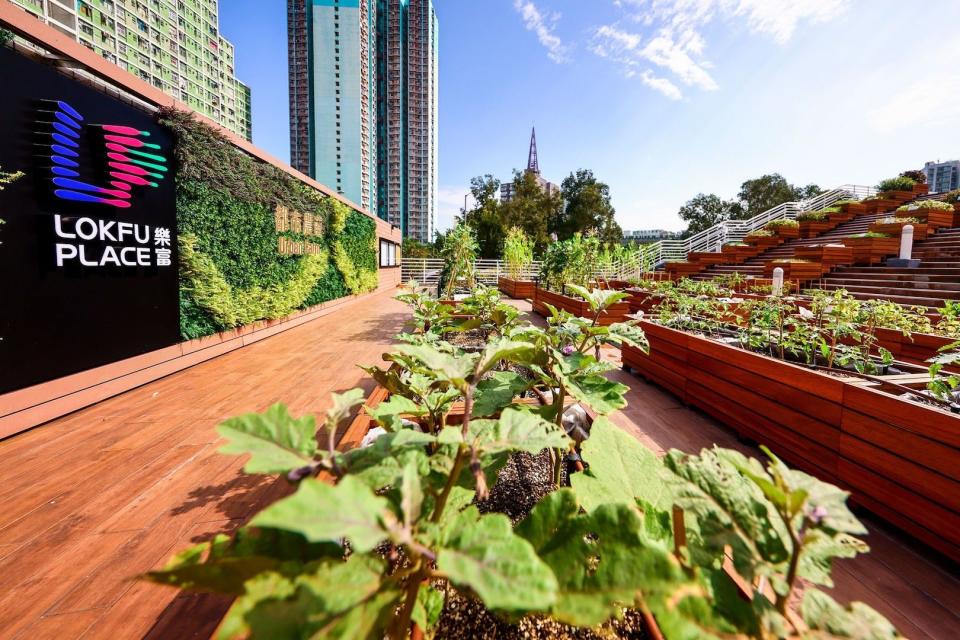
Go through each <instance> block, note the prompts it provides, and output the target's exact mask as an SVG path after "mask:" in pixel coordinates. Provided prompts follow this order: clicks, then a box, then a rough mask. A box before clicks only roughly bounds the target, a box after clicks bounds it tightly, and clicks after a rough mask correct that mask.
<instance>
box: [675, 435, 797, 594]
mask: <svg viewBox="0 0 960 640" xmlns="http://www.w3.org/2000/svg"><path fill="white" fill-rule="evenodd" d="M753 463H754V464H755V465H756V461H753ZM664 464H665V465H666V467H667V468H668V469H669V470H670V471H672V472H673V474H675V475H674V476H673V477H669V476H668V482H669V484H670V485H671V489H672V492H673V495H674V499H675V501H676V503H677V504H678V505H679V506H680V507H682V508H683V509H684V513H685V519H686V524H687V527H688V531H689V530H691V529H692V530H693V534H694V535H690V536H688V541H687V542H688V547H689V549H690V550H691V552H692V553H693V554H694V559H695V561H696V562H697V564H710V563H711V561H716V560H718V559H719V558H721V557H722V556H723V555H724V549H725V547H726V546H727V545H729V546H731V547H732V549H733V561H734V565H735V566H736V568H737V571H738V572H739V573H740V575H742V576H743V577H744V578H745V579H746V580H753V578H754V577H755V576H757V575H767V576H770V575H773V574H774V573H775V569H778V568H779V569H782V568H783V566H784V564H783V563H784V562H785V561H786V560H787V558H788V556H789V549H790V542H789V535H788V534H787V531H786V529H785V528H784V526H783V523H782V522H781V520H780V518H779V517H778V515H777V513H776V510H775V509H774V507H773V505H772V504H770V502H769V501H768V500H767V499H766V498H765V497H764V495H763V492H762V491H761V490H760V488H759V487H758V486H757V485H756V484H754V483H753V482H752V481H750V480H748V479H747V478H745V477H743V476H742V475H741V474H740V471H739V469H741V468H748V467H749V466H750V461H748V459H747V458H746V457H745V456H743V455H742V454H739V453H737V452H734V451H728V450H722V449H704V450H703V451H701V452H700V456H693V455H688V454H685V453H683V452H680V451H676V450H674V451H670V452H669V453H668V454H667V456H666V457H665V458H664ZM756 466H759V465H756ZM761 472H762V469H761ZM781 572H782V571H781Z"/></svg>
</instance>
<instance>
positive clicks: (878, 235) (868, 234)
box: [846, 231, 893, 238]
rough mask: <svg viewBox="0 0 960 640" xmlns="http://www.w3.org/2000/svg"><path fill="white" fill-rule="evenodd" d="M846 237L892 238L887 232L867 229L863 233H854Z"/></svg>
mask: <svg viewBox="0 0 960 640" xmlns="http://www.w3.org/2000/svg"><path fill="white" fill-rule="evenodd" d="M846 237H848V238H892V237H893V236H891V235H890V234H889V233H877V232H876V231H867V232H865V233H854V234H853V235H849V236H846Z"/></svg>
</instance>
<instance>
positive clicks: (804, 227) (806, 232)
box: [799, 216, 842, 238]
mask: <svg viewBox="0 0 960 640" xmlns="http://www.w3.org/2000/svg"><path fill="white" fill-rule="evenodd" d="M841 222H842V220H840V219H838V218H834V217H832V216H831V217H830V219H828V220H801V221H800V230H799V231H800V237H801V238H816V237H817V236H819V235H820V234H821V233H826V232H827V231H830V230H831V229H834V228H836V226H837V225H839V224H840V223H841Z"/></svg>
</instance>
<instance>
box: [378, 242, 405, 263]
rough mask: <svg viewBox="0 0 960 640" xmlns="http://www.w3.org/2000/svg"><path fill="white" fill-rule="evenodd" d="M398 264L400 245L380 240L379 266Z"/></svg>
mask: <svg viewBox="0 0 960 640" xmlns="http://www.w3.org/2000/svg"><path fill="white" fill-rule="evenodd" d="M399 265H400V246H399V245H398V244H397V243H395V242H390V241H389V240H383V239H381V240H380V266H381V267H396V266H399Z"/></svg>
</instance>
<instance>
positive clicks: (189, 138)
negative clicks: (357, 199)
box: [160, 109, 377, 339]
mask: <svg viewBox="0 0 960 640" xmlns="http://www.w3.org/2000/svg"><path fill="white" fill-rule="evenodd" d="M160 121H161V123H162V124H164V125H166V126H168V127H170V128H171V129H172V130H173V131H174V133H175V134H176V137H177V147H176V157H177V163H178V175H177V219H178V220H177V225H178V227H179V229H178V230H179V235H180V274H181V283H180V289H181V291H180V332H181V335H182V337H183V338H184V339H190V338H196V337H200V336H204V335H209V334H211V333H215V332H217V331H222V330H225V329H230V328H232V327H238V326H242V325H244V324H249V323H250V322H254V321H256V320H263V319H274V318H280V317H283V316H285V315H288V314H289V313H291V312H293V311H296V310H297V309H303V308H307V307H310V306H313V305H317V304H320V303H322V302H326V301H328V300H334V299H336V298H341V297H343V296H346V295H349V294H357V293H364V292H366V291H371V290H373V289H375V288H376V286H377V254H376V239H377V234H376V223H375V222H374V221H373V220H372V219H371V218H370V217H368V216H366V215H364V214H362V213H360V212H358V211H354V210H352V209H351V208H350V207H348V206H347V205H345V204H343V203H341V202H340V201H338V200H335V199H334V198H330V197H328V196H326V195H325V194H323V193H321V192H319V191H317V190H315V189H313V188H312V187H310V186H309V185H306V184H304V183H302V182H300V181H298V180H296V179H295V178H293V177H292V176H290V175H288V174H286V173H285V172H283V171H281V170H279V169H277V168H276V167H274V166H272V165H270V164H267V163H265V162H261V161H260V160H258V159H256V158H254V157H252V156H250V155H248V154H246V153H243V152H242V151H240V150H239V149H237V148H236V147H235V146H233V144H231V143H230V142H229V141H228V140H227V139H226V138H224V137H223V136H221V135H220V134H219V133H218V132H217V131H216V130H214V129H213V128H212V127H209V126H207V125H204V124H202V123H200V122H197V121H196V120H194V119H192V118H191V117H190V116H189V115H188V114H186V113H184V112H181V111H176V110H172V109H168V110H164V111H163V112H162V113H161V118H160ZM278 206H281V207H285V208H288V209H291V210H294V211H297V212H299V213H300V214H308V215H310V216H313V217H312V218H311V219H312V220H316V221H317V222H318V223H322V224H317V225H314V226H312V228H310V229H309V233H303V231H304V229H297V230H286V229H285V230H281V231H278V230H277V225H276V223H275V219H274V212H275V210H276V209H277V207H278ZM281 237H285V238H287V239H289V240H291V241H294V242H304V243H308V244H310V245H312V246H313V247H314V253H310V254H307V255H296V254H293V255H285V254H284V253H281V251H280V249H279V246H278V243H279V240H280V238H281Z"/></svg>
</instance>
